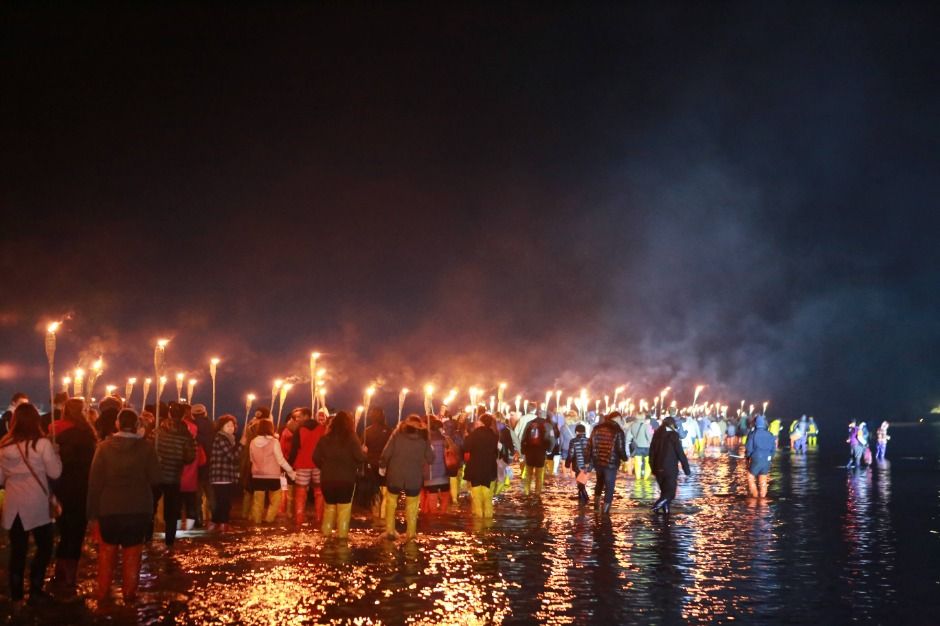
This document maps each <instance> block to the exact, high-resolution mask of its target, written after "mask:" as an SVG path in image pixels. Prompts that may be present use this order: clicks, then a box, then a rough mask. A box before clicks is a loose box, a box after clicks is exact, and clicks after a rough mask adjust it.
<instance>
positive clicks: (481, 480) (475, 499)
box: [464, 413, 500, 518]
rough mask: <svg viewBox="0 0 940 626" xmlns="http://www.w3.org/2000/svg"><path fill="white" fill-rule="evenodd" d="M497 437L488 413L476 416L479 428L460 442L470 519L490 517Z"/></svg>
mask: <svg viewBox="0 0 940 626" xmlns="http://www.w3.org/2000/svg"><path fill="white" fill-rule="evenodd" d="M499 446H500V443H499V435H497V434H496V428H495V421H494V419H493V416H492V415H490V414H489V413H484V414H483V415H481V416H480V427H478V428H474V429H473V432H471V433H470V434H469V435H467V439H466V441H464V452H465V454H466V455H467V466H466V468H465V470H464V478H465V479H466V480H467V482H469V483H470V501H471V505H472V511H473V516H474V517H480V518H491V517H493V488H492V485H493V483H494V482H495V481H496V476H497V466H496V460H497V457H498V455H499Z"/></svg>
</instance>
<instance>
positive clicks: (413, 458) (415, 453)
mask: <svg viewBox="0 0 940 626" xmlns="http://www.w3.org/2000/svg"><path fill="white" fill-rule="evenodd" d="M404 423H405V422H403V424H404ZM426 435H427V431H426V430H421V431H409V430H408V429H407V428H405V429H402V428H399V429H398V430H396V431H395V432H394V434H392V436H391V437H390V438H389V440H388V443H387V444H385V449H384V450H382V459H381V465H382V467H384V468H386V473H385V478H386V482H387V483H388V486H389V488H396V489H403V490H405V491H414V490H416V489H420V488H421V487H422V485H423V484H424V464H425V463H432V462H433V461H434V451H433V450H431V444H430V442H428V438H427V436H426Z"/></svg>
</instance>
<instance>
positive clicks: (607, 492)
mask: <svg viewBox="0 0 940 626" xmlns="http://www.w3.org/2000/svg"><path fill="white" fill-rule="evenodd" d="M618 417H620V413H619V412H617V411H613V412H611V413H608V414H607V415H605V416H604V421H603V422H601V423H600V424H598V425H597V426H595V427H594V429H593V430H591V439H590V442H591V448H590V449H591V456H590V461H589V463H590V464H591V465H593V466H594V469H595V470H596V471H597V479H596V482H595V483H594V508H595V509H597V510H598V511H600V510H601V491H603V492H604V504H603V510H604V513H609V512H610V505H611V504H612V503H613V500H614V486H615V485H616V482H617V469H618V468H619V467H620V463H621V462H622V461H626V460H627V458H628V456H627V451H626V449H625V447H624V445H625V444H624V441H625V439H624V436H623V430H622V429H621V428H620V425H619V424H617V422H616V421H615V419H616V418H618Z"/></svg>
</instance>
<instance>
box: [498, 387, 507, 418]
mask: <svg viewBox="0 0 940 626" xmlns="http://www.w3.org/2000/svg"><path fill="white" fill-rule="evenodd" d="M506 387H507V385H506V383H499V387H498V388H497V389H496V405H497V407H498V408H499V410H500V411H502V410H503V394H504V393H506Z"/></svg>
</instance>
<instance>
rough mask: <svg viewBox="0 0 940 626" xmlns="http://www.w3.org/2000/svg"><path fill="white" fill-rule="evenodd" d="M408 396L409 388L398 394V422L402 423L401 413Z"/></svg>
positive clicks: (402, 389)
mask: <svg viewBox="0 0 940 626" xmlns="http://www.w3.org/2000/svg"><path fill="white" fill-rule="evenodd" d="M407 396H408V387H402V388H401V391H399V392H398V422H396V424H398V423H401V412H402V410H403V409H404V408H405V398H406V397H407Z"/></svg>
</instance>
